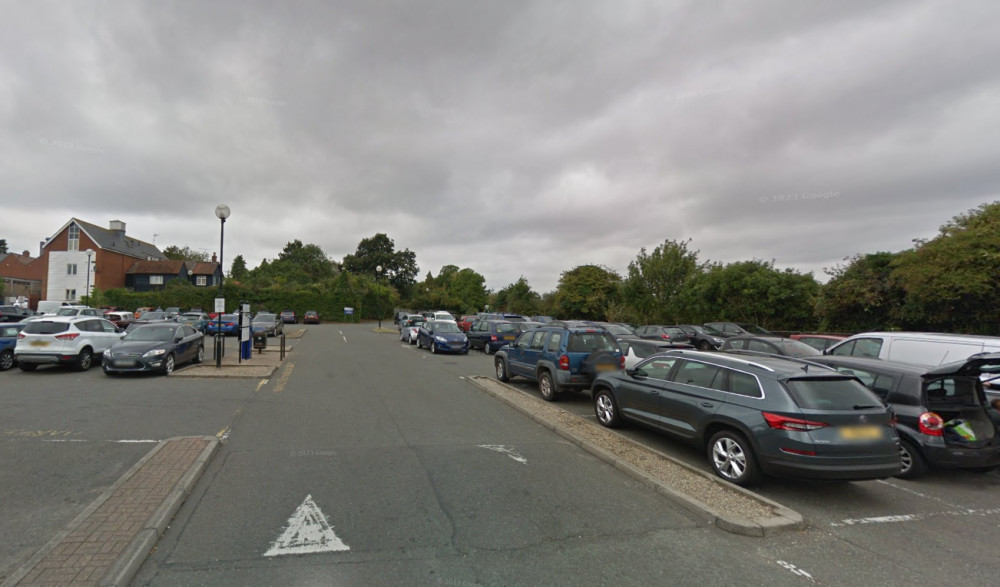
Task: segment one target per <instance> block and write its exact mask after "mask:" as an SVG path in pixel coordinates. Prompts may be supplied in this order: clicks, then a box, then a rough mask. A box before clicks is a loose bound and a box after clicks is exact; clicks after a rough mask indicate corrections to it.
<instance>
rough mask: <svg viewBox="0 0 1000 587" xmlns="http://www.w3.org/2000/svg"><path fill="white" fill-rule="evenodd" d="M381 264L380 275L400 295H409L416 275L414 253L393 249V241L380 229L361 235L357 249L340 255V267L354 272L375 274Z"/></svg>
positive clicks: (407, 250)
mask: <svg viewBox="0 0 1000 587" xmlns="http://www.w3.org/2000/svg"><path fill="white" fill-rule="evenodd" d="M379 265H381V266H382V275H384V276H385V277H386V278H387V279H388V281H389V283H390V284H391V285H392V286H393V287H395V288H396V290H397V291H398V292H400V294H402V295H403V296H404V297H410V295H411V294H412V293H413V287H414V285H415V284H416V277H417V271H418V269H417V255H416V253H414V252H413V251H411V250H409V249H404V250H402V251H397V250H396V243H395V242H393V240H392V239H391V238H389V237H388V236H387V235H386V234H384V233H381V232H380V233H376V234H375V235H374V236H371V237H369V238H365V239H362V240H361V242H360V243H358V248H357V250H356V251H355V252H354V253H353V254H350V255H347V256H345V257H344V262H343V268H344V270H345V271H350V272H351V273H353V274H356V275H371V276H375V274H376V271H375V268H376V267H378V266H379Z"/></svg>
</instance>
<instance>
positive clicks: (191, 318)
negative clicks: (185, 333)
mask: <svg viewBox="0 0 1000 587" xmlns="http://www.w3.org/2000/svg"><path fill="white" fill-rule="evenodd" d="M209 320H211V318H209V317H208V314H206V313H204V312H184V313H183V314H181V315H180V316H178V317H177V322H179V323H180V324H187V325H188V326H190V327H191V328H194V329H195V330H197V331H198V332H201V333H204V332H205V330H206V329H207V328H208V321H209Z"/></svg>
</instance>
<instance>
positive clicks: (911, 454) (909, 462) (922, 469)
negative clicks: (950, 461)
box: [896, 438, 927, 479]
mask: <svg viewBox="0 0 1000 587" xmlns="http://www.w3.org/2000/svg"><path fill="white" fill-rule="evenodd" d="M899 460H900V461H901V462H902V464H903V469H902V470H901V471H900V472H899V473H897V474H896V477H899V478H900V479H916V478H917V477H920V476H923V475H924V474H925V473H927V460H926V459H924V455H922V454H920V450H919V449H918V448H917V447H916V445H914V444H913V443H912V442H910V441H909V440H906V439H904V438H900V439H899Z"/></svg>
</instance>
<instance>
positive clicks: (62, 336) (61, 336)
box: [56, 332, 80, 340]
mask: <svg viewBox="0 0 1000 587" xmlns="http://www.w3.org/2000/svg"><path fill="white" fill-rule="evenodd" d="M78 336H80V333H79V332H67V333H66V334H57V335H56V340H74V339H76V337H78Z"/></svg>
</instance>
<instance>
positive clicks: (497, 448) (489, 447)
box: [479, 444, 528, 465]
mask: <svg viewBox="0 0 1000 587" xmlns="http://www.w3.org/2000/svg"><path fill="white" fill-rule="evenodd" d="M479 448H485V449H487V450H492V451H496V452H499V453H503V454H505V455H507V456H509V457H510V458H512V459H514V460H515V461H517V462H519V463H521V464H522V465H527V464H528V459H526V458H524V457H522V456H521V453H519V452H517V451H516V450H514V449H512V448H507V447H506V446H504V445H502V444H480V445H479Z"/></svg>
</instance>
